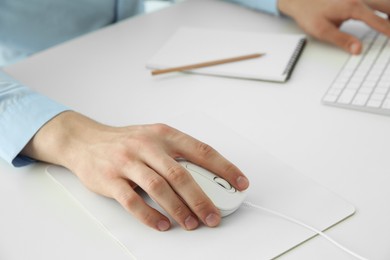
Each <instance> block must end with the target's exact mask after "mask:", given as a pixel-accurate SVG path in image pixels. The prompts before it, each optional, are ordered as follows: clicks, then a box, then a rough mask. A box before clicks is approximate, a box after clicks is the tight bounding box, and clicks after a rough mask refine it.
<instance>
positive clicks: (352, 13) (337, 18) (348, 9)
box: [278, 0, 390, 54]
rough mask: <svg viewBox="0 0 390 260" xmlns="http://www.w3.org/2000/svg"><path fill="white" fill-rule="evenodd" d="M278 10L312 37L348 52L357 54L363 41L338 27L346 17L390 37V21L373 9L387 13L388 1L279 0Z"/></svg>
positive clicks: (389, 12) (389, 7)
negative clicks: (363, 23)
mask: <svg viewBox="0 0 390 260" xmlns="http://www.w3.org/2000/svg"><path fill="white" fill-rule="evenodd" d="M278 8H279V10H280V11H281V12H282V13H284V14H286V15H288V16H290V17H292V18H293V19H294V20H295V21H296V22H297V23H298V25H299V26H301V28H302V29H303V30H305V31H306V32H307V33H308V34H310V35H313V36H314V37H315V38H317V39H320V40H323V41H325V42H329V43H332V44H334V45H337V46H339V47H341V48H343V49H344V50H346V51H348V52H350V53H351V54H359V53H360V52H361V51H362V44H361V42H360V41H359V39H357V38H356V37H354V36H352V35H349V34H347V33H344V32H341V31H340V30H339V27H340V26H341V24H342V23H343V22H345V21H347V20H349V19H355V20H361V21H363V22H365V23H366V24H367V25H369V26H370V27H372V28H373V29H375V30H377V31H379V32H381V33H383V34H385V35H387V36H390V22H389V20H388V19H385V18H382V17H379V16H378V15H376V14H375V11H376V10H377V11H381V12H383V13H385V14H390V1H389V0H279V1H278Z"/></svg>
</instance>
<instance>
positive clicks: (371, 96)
mask: <svg viewBox="0 0 390 260" xmlns="http://www.w3.org/2000/svg"><path fill="white" fill-rule="evenodd" d="M362 41H363V46H364V47H363V52H362V54H361V55H358V56H357V55H351V57H350V58H349V59H348V60H347V62H346V63H345V65H344V66H343V68H342V69H341V71H340V72H339V74H338V75H337V77H336V79H335V80H334V82H333V83H332V84H331V86H330V87H329V89H328V91H327V92H326V94H325V96H324V97H323V99H322V101H323V103H324V104H326V105H333V106H339V107H344V108H351V109H358V110H362V111H366V112H372V113H377V114H383V115H390V94H389V91H390V42H389V38H388V37H386V36H384V35H382V34H379V33H377V32H375V31H369V32H368V33H367V34H366V35H365V36H364V38H363V39H362Z"/></svg>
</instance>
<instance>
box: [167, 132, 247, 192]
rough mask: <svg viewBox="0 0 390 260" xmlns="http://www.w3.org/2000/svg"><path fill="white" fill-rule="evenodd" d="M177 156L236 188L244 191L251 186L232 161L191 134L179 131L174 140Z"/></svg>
mask: <svg viewBox="0 0 390 260" xmlns="http://www.w3.org/2000/svg"><path fill="white" fill-rule="evenodd" d="M172 141H173V142H175V144H174V146H172V147H175V151H173V152H174V153H176V156H177V157H183V158H185V159H186V160H189V161H191V162H193V163H195V164H197V165H199V166H201V167H204V168H206V169H208V170H210V171H211V172H213V173H215V174H217V175H218V176H220V177H222V178H224V179H225V180H227V181H228V182H229V183H230V184H232V185H233V186H234V187H235V188H236V189H238V190H240V191H242V190H245V189H247V188H248V187H249V181H248V178H247V177H246V176H245V175H244V174H243V173H242V172H241V170H240V169H239V168H238V167H237V166H236V165H234V164H233V163H232V162H230V161H229V160H227V159H226V158H225V157H223V156H222V155H221V154H220V153H219V152H217V151H216V150H215V149H214V148H213V147H211V146H210V145H208V144H206V143H203V142H201V141H199V140H197V139H195V138H193V137H191V136H189V135H186V134H184V133H182V132H178V134H177V136H176V137H175V139H174V140H172Z"/></svg>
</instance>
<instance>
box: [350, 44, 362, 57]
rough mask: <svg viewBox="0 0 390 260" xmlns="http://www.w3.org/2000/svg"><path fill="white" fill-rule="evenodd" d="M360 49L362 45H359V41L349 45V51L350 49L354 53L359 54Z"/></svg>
mask: <svg viewBox="0 0 390 260" xmlns="http://www.w3.org/2000/svg"><path fill="white" fill-rule="evenodd" d="M359 49H360V46H359V43H357V42H354V43H352V44H351V45H350V46H349V51H350V52H351V53H352V54H358V53H359Z"/></svg>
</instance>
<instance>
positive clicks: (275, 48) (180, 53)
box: [146, 27, 306, 82]
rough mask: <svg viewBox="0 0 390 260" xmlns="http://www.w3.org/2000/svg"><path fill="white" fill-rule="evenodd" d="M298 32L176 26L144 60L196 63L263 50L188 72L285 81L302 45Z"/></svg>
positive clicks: (152, 65)
mask: <svg viewBox="0 0 390 260" xmlns="http://www.w3.org/2000/svg"><path fill="white" fill-rule="evenodd" d="M305 42H306V38H305V36H304V35H302V34H269V33H267V34H265V33H253V32H243V31H228V30H214V29H204V28H190V27H183V28H180V29H179V30H178V31H177V32H176V33H174V35H173V36H172V37H171V38H170V39H169V40H168V41H167V42H166V43H165V44H164V45H163V46H162V47H161V49H160V50H159V51H158V52H157V53H156V54H155V55H154V56H153V57H151V58H150V60H149V61H148V62H147V63H146V67H147V68H148V69H166V68H170V67H177V66H183V65H187V64H197V63H202V62H205V61H210V60H220V59H226V58H230V57H237V56H242V55H248V54H251V53H265V55H264V56H262V57H261V58H256V59H251V60H244V61H239V62H234V63H228V64H221V65H216V66H211V67H206V68H199V69H195V70H191V71H188V72H191V73H198V74H207V75H214V76H225V77H234V78H243V79H253V80H264V81H275V82H285V81H287V80H288V79H289V78H290V76H291V74H292V71H293V69H294V67H295V65H296V63H297V61H298V58H299V56H300V54H301V53H302V50H303V48H304V46H305Z"/></svg>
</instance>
